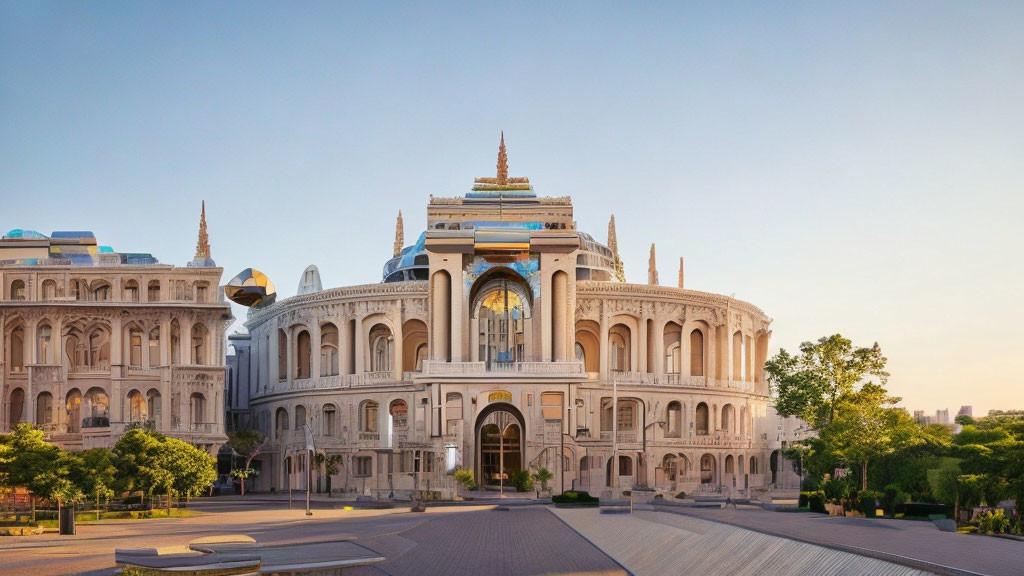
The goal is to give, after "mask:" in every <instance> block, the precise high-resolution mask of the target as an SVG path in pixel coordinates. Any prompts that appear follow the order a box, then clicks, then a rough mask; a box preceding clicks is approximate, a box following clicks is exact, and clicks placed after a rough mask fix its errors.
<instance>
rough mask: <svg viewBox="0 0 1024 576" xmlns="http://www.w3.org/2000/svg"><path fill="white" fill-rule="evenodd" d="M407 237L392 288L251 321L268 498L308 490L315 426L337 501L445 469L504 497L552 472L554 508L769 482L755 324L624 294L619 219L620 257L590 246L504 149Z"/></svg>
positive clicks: (722, 307) (389, 280) (752, 318)
mask: <svg viewBox="0 0 1024 576" xmlns="http://www.w3.org/2000/svg"><path fill="white" fill-rule="evenodd" d="M403 238H404V234H403V231H402V229H401V223H399V225H398V230H396V244H397V246H396V250H395V252H396V253H395V256H394V257H393V258H392V259H391V260H390V261H388V262H387V263H386V264H385V267H384V274H383V282H381V283H379V284H371V285H365V286H352V287H343V288H331V289H326V290H322V289H318V290H315V291H310V292H308V293H305V294H301V293H300V295H298V296H295V297H293V298H289V299H285V300H282V301H278V302H277V303H275V304H273V305H271V306H267V307H263V308H255V309H253V310H251V311H250V314H249V317H248V320H247V322H246V326H247V328H248V336H247V337H246V338H240V339H238V340H237V341H236V342H235V344H236V345H241V346H243V347H244V350H245V352H246V353H245V354H243V355H240V356H239V358H243V359H244V358H248V361H249V365H248V369H247V370H246V371H245V373H246V374H247V376H246V377H247V379H248V385H247V386H244V387H245V390H244V397H245V398H246V399H247V402H248V405H249V409H250V412H251V414H250V417H251V422H252V424H253V425H254V426H255V427H257V428H259V429H261V430H262V431H263V432H264V433H265V434H266V435H267V437H268V439H269V440H268V446H267V448H266V449H265V450H264V452H263V455H262V457H261V460H262V462H261V466H262V473H261V474H260V476H259V478H258V480H257V488H259V489H264V490H269V489H276V490H282V489H286V488H287V487H288V486H289V485H290V486H292V487H294V488H301V487H303V486H304V482H305V480H304V478H305V471H306V467H307V466H308V463H307V462H306V456H305V453H304V446H305V443H304V439H303V438H304V432H303V427H304V426H306V425H308V426H309V427H310V429H311V430H312V434H313V437H314V442H315V445H316V449H317V450H318V451H322V452H325V453H327V454H333V455H339V456H340V457H341V466H340V472H339V474H337V475H336V476H334V477H332V479H331V480H332V485H333V488H334V489H335V490H343V491H350V492H358V493H365V494H371V495H379V496H385V497H386V496H388V495H390V494H401V493H403V492H407V491H411V490H417V489H428V488H430V489H440V490H445V491H446V490H448V489H450V487H451V483H450V482H451V480H450V476H448V475H447V474H446V473H445V470H446V462H447V457H448V455H449V453H454V455H455V456H456V457H457V459H458V460H459V464H460V465H461V466H462V467H464V468H468V469H472V470H473V471H474V473H475V476H476V478H477V481H478V483H480V484H483V485H485V486H487V487H493V488H498V487H499V485H505V483H506V482H507V478H508V477H509V476H510V475H511V474H514V473H515V472H516V471H518V470H524V469H528V470H531V471H535V470H537V469H539V468H541V467H545V468H547V469H548V470H550V471H551V472H553V473H554V474H555V479H554V480H553V482H552V484H553V485H554V489H555V490H556V491H561V490H565V489H570V488H579V489H587V490H590V491H591V492H594V493H604V494H610V493H612V492H615V491H617V490H622V489H628V488H629V487H631V486H650V487H655V488H657V489H659V490H663V491H666V492H672V493H675V492H677V491H680V490H685V491H687V492H693V491H719V490H722V489H723V487H724V488H728V489H729V490H733V491H735V492H746V491H748V489H752V488H753V489H760V488H763V487H765V486H767V485H769V484H770V483H771V481H772V477H771V473H770V471H769V466H768V462H769V459H770V457H771V450H770V448H771V444H770V441H773V440H775V434H774V425H772V428H773V430H772V431H771V432H773V433H772V434H771V439H769V434H768V432H769V430H768V429H767V428H768V426H769V425H768V424H767V421H768V408H769V397H768V385H767V383H766V380H765V374H764V372H763V369H762V367H763V365H764V362H765V359H766V356H767V352H768V341H769V337H770V335H771V332H770V330H769V326H770V322H771V319H770V318H768V317H767V316H766V315H765V313H764V312H762V311H761V310H760V309H758V308H757V307H756V306H754V305H752V304H749V303H747V302H742V301H739V300H735V299H733V298H730V297H727V296H721V295H717V294H710V293H706V292H699V291H695V290H688V289H684V288H683V287H682V286H680V287H667V286H659V285H656V284H653V283H652V284H629V283H626V282H625V281H624V280H625V276H624V274H623V268H622V264H621V261H620V260H619V256H618V250H617V245H616V244H617V242H616V239H615V230H614V221H612V223H611V224H610V226H609V242H608V244H609V246H606V245H604V244H601V243H599V242H597V241H595V240H594V239H593V238H592V237H591V236H590V235H588V234H586V233H584V232H582V231H580V230H577V228H576V222H575V220H574V219H573V206H572V202H571V199H570V198H568V197H556V198H546V197H538V196H537V195H536V194H535V193H534V191H533V187H532V186H531V185H530V183H529V180H528V179H526V178H511V177H509V176H508V167H507V158H506V155H505V148H504V140H502V145H501V147H500V149H499V158H498V170H497V176H496V177H494V178H478V179H476V181H475V182H474V185H473V187H472V190H471V191H469V192H468V193H467V194H465V195H464V196H461V197H454V198H438V197H431V198H430V203H429V205H428V208H427V222H426V231H425V232H424V233H423V234H421V235H419V237H418V239H417V240H416V241H415V243H413V244H412V245H411V246H406V247H402V246H401V244H402V243H403V242H402V239H403ZM651 254H652V266H651V270H650V274H649V277H650V278H651V279H652V282H653V281H654V280H653V279H655V278H657V273H656V270H654V266H653V261H654V260H653V255H654V250H653V247H652V251H651ZM313 271H314V272H315V268H314V269H313ZM309 273H310V271H309V270H307V274H309ZM679 278H680V284H681V283H682V278H683V275H682V273H680V275H679ZM315 280H316V281H315V282H310V281H309V280H308V279H304V281H303V284H304V285H316V286H319V277H318V274H317V277H316V278H315ZM239 373H241V371H240V372H239ZM236 396H238V397H242V396H243V394H242V393H241V392H239V393H238V394H236ZM321 472H322V471H321Z"/></svg>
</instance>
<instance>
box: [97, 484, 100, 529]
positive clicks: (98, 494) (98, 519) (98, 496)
mask: <svg viewBox="0 0 1024 576" xmlns="http://www.w3.org/2000/svg"><path fill="white" fill-rule="evenodd" d="M96 521H97V522H99V521H100V492H99V490H97V491H96Z"/></svg>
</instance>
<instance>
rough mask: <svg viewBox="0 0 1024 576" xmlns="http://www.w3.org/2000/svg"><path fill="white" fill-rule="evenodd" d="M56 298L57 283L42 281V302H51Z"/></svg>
mask: <svg viewBox="0 0 1024 576" xmlns="http://www.w3.org/2000/svg"><path fill="white" fill-rule="evenodd" d="M56 297H57V283H56V282H55V281H53V280H43V300H53V299H55V298H56Z"/></svg>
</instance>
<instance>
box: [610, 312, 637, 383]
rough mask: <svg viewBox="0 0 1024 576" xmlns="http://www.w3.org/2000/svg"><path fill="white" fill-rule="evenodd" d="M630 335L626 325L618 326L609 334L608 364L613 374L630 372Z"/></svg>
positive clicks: (612, 328) (613, 327)
mask: <svg viewBox="0 0 1024 576" xmlns="http://www.w3.org/2000/svg"><path fill="white" fill-rule="evenodd" d="M631 336H632V335H631V334H630V330H629V327H627V326H626V325H625V324H616V325H615V326H612V327H611V330H610V332H609V334H608V362H609V363H610V366H609V369H610V370H611V371H612V372H629V370H630V366H631V363H630V337H631Z"/></svg>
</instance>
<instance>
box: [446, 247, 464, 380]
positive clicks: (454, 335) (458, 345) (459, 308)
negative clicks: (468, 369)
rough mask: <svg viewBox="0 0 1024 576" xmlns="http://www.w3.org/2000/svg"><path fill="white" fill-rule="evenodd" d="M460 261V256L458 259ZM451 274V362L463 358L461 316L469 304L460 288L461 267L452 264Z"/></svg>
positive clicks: (460, 360)
mask: <svg viewBox="0 0 1024 576" xmlns="http://www.w3.org/2000/svg"><path fill="white" fill-rule="evenodd" d="M459 260H460V262H461V258H460V259H459ZM451 275H452V285H451V292H452V299H451V304H450V306H449V309H448V313H449V314H451V317H452V321H451V355H452V362H462V361H463V360H464V354H463V350H464V349H465V347H466V346H465V344H466V343H465V342H464V341H463V337H462V333H463V332H464V331H465V328H466V326H465V322H464V321H463V318H464V317H465V316H466V314H465V309H466V308H467V307H468V306H469V304H468V303H467V302H465V300H466V298H465V297H464V294H463V290H462V268H461V267H460V266H455V265H453V266H452V268H451Z"/></svg>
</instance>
